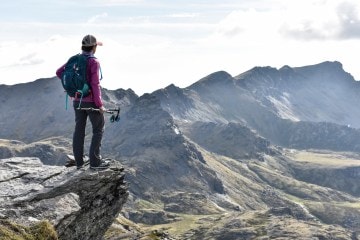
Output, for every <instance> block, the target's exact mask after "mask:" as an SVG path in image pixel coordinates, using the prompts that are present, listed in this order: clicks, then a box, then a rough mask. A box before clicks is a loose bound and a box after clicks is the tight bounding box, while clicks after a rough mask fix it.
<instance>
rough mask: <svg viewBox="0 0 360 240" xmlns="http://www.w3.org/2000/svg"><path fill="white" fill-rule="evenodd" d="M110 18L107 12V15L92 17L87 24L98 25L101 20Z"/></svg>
mask: <svg viewBox="0 0 360 240" xmlns="http://www.w3.org/2000/svg"><path fill="white" fill-rule="evenodd" d="M107 17H108V14H107V13H106V12H105V13H102V14H98V15H95V16H93V17H91V18H90V19H89V20H88V21H87V23H90V24H91V23H96V22H98V21H99V20H101V19H105V18H107Z"/></svg>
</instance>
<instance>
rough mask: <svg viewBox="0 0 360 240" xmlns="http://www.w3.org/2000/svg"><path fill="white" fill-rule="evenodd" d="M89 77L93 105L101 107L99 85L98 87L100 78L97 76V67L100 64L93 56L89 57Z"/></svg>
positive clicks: (98, 67)
mask: <svg viewBox="0 0 360 240" xmlns="http://www.w3.org/2000/svg"><path fill="white" fill-rule="evenodd" d="M88 66H89V68H90V69H89V71H88V72H89V74H90V75H89V76H90V77H89V79H88V82H89V84H90V87H91V92H92V96H93V100H94V103H95V105H96V106H97V107H98V108H100V109H102V108H103V103H102V100H101V87H100V78H99V69H100V64H99V62H98V61H97V60H96V59H95V58H91V59H89V65H88Z"/></svg>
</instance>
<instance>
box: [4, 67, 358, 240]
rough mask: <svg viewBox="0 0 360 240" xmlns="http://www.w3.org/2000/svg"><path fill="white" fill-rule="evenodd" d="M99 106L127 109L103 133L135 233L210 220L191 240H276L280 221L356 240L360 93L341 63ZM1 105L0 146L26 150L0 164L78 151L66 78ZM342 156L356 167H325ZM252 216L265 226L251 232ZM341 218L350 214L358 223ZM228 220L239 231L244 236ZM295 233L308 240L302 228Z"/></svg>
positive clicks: (24, 88)
mask: <svg viewBox="0 0 360 240" xmlns="http://www.w3.org/2000/svg"><path fill="white" fill-rule="evenodd" d="M154 81H155V80H154ZM102 95H103V99H104V102H105V106H106V107H108V108H112V107H115V106H119V107H121V114H120V116H121V120H120V122H118V123H110V121H109V122H107V123H106V130H105V135H104V140H103V148H102V149H103V151H102V152H103V155H104V156H107V157H113V158H116V159H121V161H122V162H123V164H124V165H125V166H126V171H127V178H128V180H129V182H130V187H129V190H130V192H131V196H130V198H129V199H130V200H129V203H128V208H127V210H126V214H125V215H127V217H128V218H130V219H131V220H133V221H134V222H146V223H147V224H153V225H154V226H156V225H157V224H159V223H158V222H156V221H155V217H154V218H151V217H150V218H149V214H150V212H149V209H151V212H152V213H153V214H155V213H154V211H155V212H156V213H157V214H158V213H159V212H162V213H164V212H165V213H172V214H180V213H181V214H188V215H189V216H190V215H191V216H193V215H202V214H203V215H209V214H210V215H212V214H215V215H216V214H218V216H222V217H221V219H222V220H221V221H218V222H217V221H214V220H211V219H205V220H203V222H205V223H204V224H203V225H202V227H203V228H201V229H202V230H194V229H191V227H190V226H189V227H188V231H185V232H182V233H181V234H184V235H181V234H180V235H181V236H182V237H184V236H190V237H189V238H188V239H225V238H221V237H223V236H228V238H226V239H252V238H251V237H256V236H258V237H259V236H261V234H260V233H259V232H261V231H263V232H262V233H263V234H264V236H265V235H268V236H270V235H271V234H272V235H271V236H277V235H276V234H278V235H279V236H283V235H281V234H284V236H285V237H286V236H287V235H286V234H290V233H286V231H285V230H284V229H283V230H279V229H277V230H278V232H276V231H275V230H274V229H273V230H274V231H273V232H272V233H270V232H269V231H270V230H269V229H270V228H271V229H272V228H276V227H275V226H272V227H270V222H271V221H280V218H278V216H287V220H286V222H287V224H294V226H295V225H297V226H300V225H301V226H302V227H305V228H306V227H309V226H310V225H311V224H314V225H313V227H314V231H312V232H310V233H309V235H307V237H309V238H308V239H310V238H311V237H314V236H315V235H314V234H313V233H314V232H318V233H319V234H320V235H321V236H323V237H324V238H323V239H331V238H330V237H329V238H327V237H328V236H332V235H334V234H335V233H336V234H338V236H341V237H343V238H338V239H348V238H347V237H349V236H350V237H353V238H354V236H356V235H357V232H358V231H359V230H360V225H359V224H357V223H358V222H360V210H359V209H358V208H357V207H356V206H355V204H354V203H355V202H356V201H358V197H359V196H360V187H359V184H358V183H357V182H358V180H359V179H357V178H358V177H356V178H355V179H353V178H348V177H347V174H346V173H348V172H351V173H352V174H353V175H354V176H359V175H357V172H358V168H360V161H358V162H359V163H357V161H356V159H360V157H358V155H357V154H358V153H359V152H360V130H359V127H360V108H359V107H358V102H359V99H360V85H359V83H358V82H357V81H355V79H354V78H353V77H352V76H351V75H350V74H349V73H347V72H345V71H344V70H343V68H342V65H341V63H339V62H323V63H320V64H317V65H312V66H304V67H299V68H291V67H289V66H284V67H282V68H280V69H275V68H271V67H255V68H253V69H250V70H249V71H247V72H245V73H242V74H240V75H238V76H235V77H233V76H231V75H230V74H228V73H226V72H224V71H220V72H215V73H212V74H210V75H209V76H206V77H204V78H202V79H200V80H199V81H197V82H195V83H194V84H192V85H191V86H188V87H186V88H179V87H176V86H174V85H169V86H167V87H165V88H163V89H159V90H157V91H155V92H153V93H149V94H144V95H142V96H137V95H136V94H135V93H134V92H133V91H132V90H131V89H128V90H123V89H118V90H107V89H103V90H102ZM0 102H1V103H2V107H1V110H2V114H1V115H0V128H1V132H0V138H2V139H11V140H17V141H21V142H22V143H20V142H16V144H15V145H16V146H14V144H10V143H7V144H6V143H5V142H4V143H2V144H0V156H1V157H3V158H5V157H9V156H24V155H25V154H26V155H34V156H37V157H39V158H40V159H41V160H42V161H43V162H45V163H47V164H52V165H61V164H63V162H64V161H65V160H64V158H62V157H61V154H63V153H67V152H71V147H70V146H71V141H69V139H71V136H72V130H73V127H74V113H73V111H74V110H73V109H72V107H71V106H69V109H68V110H66V109H65V102H66V101H65V93H64V91H63V89H62V86H61V83H60V81H59V79H57V78H48V79H39V80H37V81H35V82H31V83H26V84H18V85H13V86H6V85H0ZM107 117H109V116H107ZM89 125H90V124H89ZM88 127H90V126H88ZM87 132H88V134H87V138H89V137H91V129H90V128H88V129H87ZM87 142H89V141H87ZM59 152H60V153H61V154H59ZM344 152H351V154H348V155H341V154H344ZM335 155H336V156H338V155H341V156H342V157H340V158H341V159H343V158H345V159H347V157H344V156H348V157H349V159H351V160H353V161H351V164H350V163H349V162H348V161H341V159H340V160H338V161H337V164H338V165H337V164H335V165H334V164H333V165H331V166H330V165H326V164H323V163H321V164H320V163H319V161H320V160H319V159H324V158H326V159H333V156H335ZM51 156H53V157H51ZM303 156H307V157H308V158H305V160H306V161H305V160H304V159H303ZM315 156H316V158H315ZM300 160H301V161H300ZM310 172H312V173H317V174H320V176H321V177H320V176H319V177H316V176H312V175H310V174H309V173H310ZM331 179H335V180H336V181H331ZM159 203H161V204H160V205H159ZM195 203H196V204H195ZM319 204H320V205H321V209H323V210H324V211H320V210H319V209H320V207H319V206H320V205H319ZM326 204H328V205H326ZM332 204H333V205H332ZM341 204H343V205H346V208H341V207H340V208H339V205H341ZM335 205H336V206H337V207H335ZM145 206H147V207H145ZM328 209H333V210H332V211H333V212H331V214H333V215H337V217H336V218H335V217H334V218H333V219H332V218H331V216H330V215H329V214H330V212H329V211H328ZM336 209H337V210H336ZM224 213H229V214H230V215H227V216H226V217H225V216H223V215H222V214H224ZM245 213H248V214H249V215H246V216H247V217H249V218H251V219H252V220H253V221H255V220H256V221H258V222H261V221H264V224H265V225H264V226H260V225H259V224H255V223H254V222H253V223H250V222H251V221H250V220H249V219H247V218H246V217H245V215H243V214H245ZM345 213H346V214H350V213H351V216H352V220H351V221H350V222H346V221H347V220H346V214H345ZM259 214H260V215H259ZM150 215H151V214H150ZM250 215H251V217H250ZM154 216H158V215H154ZM164 216H165V215H164ZM265 216H266V217H265ZM270 216H272V217H270ZM177 217H179V218H180V219H181V216H180V215H179V216H177ZM230 218H233V219H237V221H239V223H238V226H237V227H236V226H235V225H231V220H230ZM151 219H152V220H151ZM248 220H249V221H248ZM173 221H174V222H177V221H178V220H176V219H173V220H169V219H167V220H166V219H164V223H165V222H166V223H169V222H173ZM199 221H200V220H199ZM256 221H255V222H256ZM269 221H270V222H269ZM284 221H285V220H284ZM317 221H320V223H319V222H317ZM155 222H156V223H155ZM246 222H247V224H248V225H246V224H245V223H246ZM258 222H257V223H258ZM315 223H316V224H315ZM242 224H245V225H244V226H243V227H241V226H242ZM266 224H268V225H266ZM307 224H309V226H308V225H307ZM280 225H281V224H280V223H279V226H280ZM305 225H306V226H305ZM335 225H341V226H342V227H337V226H335ZM204 226H211V227H204ZM245 226H248V227H249V229H250V228H251V231H250V232H251V233H249V236H250V237H249V238H245V237H244V236H245V235H243V234H245V233H244V231H245V228H244V227H245ZM329 226H331V227H329ZM327 227H329V228H327ZM216 229H218V230H216ZM219 229H223V230H222V231H220V230H219ZM266 229H268V230H266ZM326 229H327V230H326ZM289 231H290V230H289ZM291 231H293V233H294V235H295V236H303V235H301V234H303V232H302V231H301V228H298V229H296V227H295V228H294V229H293V230H291ZM226 234H228V235H226ZM257 234H258V235H257ZM259 234H260V235H259ZM296 234H299V235H296ZM175 235H177V236H179V233H176V234H175ZM320 235H319V236H320ZM241 236H242V237H244V238H241ZM180 239H184V238H180ZM305 239H306V236H305Z"/></svg>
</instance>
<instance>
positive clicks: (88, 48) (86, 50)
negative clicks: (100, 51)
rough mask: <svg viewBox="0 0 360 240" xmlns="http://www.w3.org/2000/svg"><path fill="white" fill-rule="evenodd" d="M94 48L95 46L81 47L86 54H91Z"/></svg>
mask: <svg viewBox="0 0 360 240" xmlns="http://www.w3.org/2000/svg"><path fill="white" fill-rule="evenodd" d="M93 48H94V46H90V47H86V46H81V50H83V51H84V52H90V51H91V50H92V49H93Z"/></svg>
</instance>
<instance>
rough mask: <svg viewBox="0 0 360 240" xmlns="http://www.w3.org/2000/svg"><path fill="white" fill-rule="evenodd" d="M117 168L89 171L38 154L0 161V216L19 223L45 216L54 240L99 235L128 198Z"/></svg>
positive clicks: (119, 168) (122, 175) (114, 162)
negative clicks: (47, 161) (54, 233)
mask: <svg viewBox="0 0 360 240" xmlns="http://www.w3.org/2000/svg"><path fill="white" fill-rule="evenodd" d="M124 176H125V174H124V172H123V167H122V166H121V164H120V163H119V162H117V161H113V162H111V168H109V169H107V170H103V171H93V170H90V169H88V168H87V167H86V168H85V169H83V170H76V168H74V167H71V168H65V167H59V166H47V165H43V164H42V163H41V161H40V160H39V159H38V158H8V159H2V160H1V161H0V192H1V195H0V217H1V218H6V219H9V220H11V221H14V222H16V223H19V224H23V225H30V224H32V223H34V222H37V221H39V220H44V219H47V220H49V221H50V222H51V223H52V224H53V225H54V226H55V228H56V230H57V232H58V235H59V239H66V240H72V239H74V240H75V239H84V240H86V239H101V238H102V237H103V235H104V233H105V231H106V230H107V229H108V228H109V227H110V225H111V224H112V222H113V221H114V219H115V218H116V216H117V215H118V213H119V212H120V210H121V208H122V206H123V204H124V203H125V202H126V200H127V197H128V190H127V184H126V182H125V181H124Z"/></svg>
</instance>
